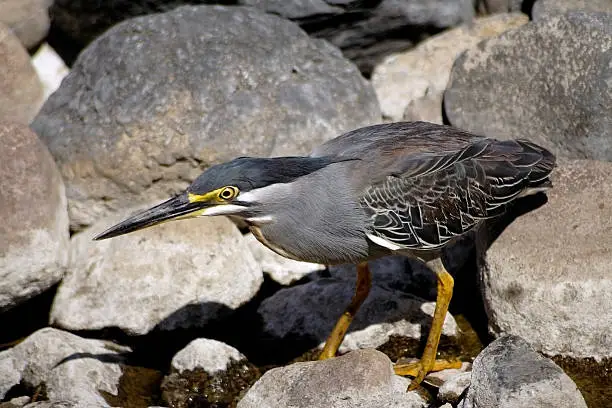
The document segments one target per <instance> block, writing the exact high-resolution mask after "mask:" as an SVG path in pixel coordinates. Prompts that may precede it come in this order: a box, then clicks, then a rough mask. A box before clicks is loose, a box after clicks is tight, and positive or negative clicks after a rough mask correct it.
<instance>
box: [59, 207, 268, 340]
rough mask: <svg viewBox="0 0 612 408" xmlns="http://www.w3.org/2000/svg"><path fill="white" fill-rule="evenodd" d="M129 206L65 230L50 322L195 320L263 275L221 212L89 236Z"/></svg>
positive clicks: (238, 297) (96, 324) (137, 325)
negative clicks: (67, 252) (64, 258)
mask: <svg viewBox="0 0 612 408" xmlns="http://www.w3.org/2000/svg"><path fill="white" fill-rule="evenodd" d="M129 213H130V212H129V211H125V212H122V213H121V214H119V215H115V216H113V217H108V218H106V219H104V220H102V221H100V222H98V223H97V224H95V225H94V226H93V227H92V228H91V229H88V230H86V231H84V232H82V233H79V234H77V235H75V236H74V237H73V240H72V253H71V262H70V266H69V272H68V273H67V275H66V277H65V278H64V280H63V282H62V284H61V285H60V287H59V290H58V292H57V295H56V297H55V300H54V302H53V308H52V310H51V321H52V322H53V324H55V325H58V326H60V327H63V328H67V329H76V330H95V329H102V328H104V327H119V328H121V329H123V330H125V331H126V332H128V333H130V334H146V333H148V332H149V331H150V330H152V329H153V328H155V327H156V328H159V329H161V330H172V329H176V328H188V327H201V326H204V325H205V324H207V323H208V322H210V321H213V320H215V319H217V318H220V317H222V316H225V315H226V314H227V313H229V312H230V311H231V310H233V309H236V308H238V307H239V306H240V305H242V304H243V303H245V302H247V301H248V300H250V299H251V298H252V297H253V296H254V295H255V294H256V293H257V291H258V289H259V286H260V285H261V283H262V281H263V274H262V272H261V269H260V268H259V266H258V265H257V262H256V261H255V259H254V258H253V255H252V254H251V252H250V251H249V249H248V247H247V246H246V244H245V242H244V241H243V239H242V235H241V234H240V232H239V231H238V229H237V228H236V227H235V226H234V224H233V223H232V222H231V221H229V220H228V219H226V218H223V217H218V218H198V219H190V220H182V221H173V222H168V223H165V224H162V225H158V226H155V227H152V228H148V229H146V230H143V231H138V232H135V233H131V234H127V235H125V236H120V237H117V238H112V239H108V240H104V241H92V237H93V236H95V235H96V234H97V233H100V232H102V231H103V230H104V229H106V228H107V227H110V226H111V225H113V224H114V223H116V222H117V221H119V220H120V219H123V218H124V217H125V216H127V215H128V214H129Z"/></svg>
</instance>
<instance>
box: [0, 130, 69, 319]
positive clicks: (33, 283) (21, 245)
mask: <svg viewBox="0 0 612 408" xmlns="http://www.w3.org/2000/svg"><path fill="white" fill-rule="evenodd" d="M0 204H1V205H0V218H1V219H2V223H0V311H2V310H6V309H10V308H12V307H14V306H16V305H18V304H20V303H22V302H24V301H26V300H28V299H30V298H32V297H34V296H36V295H38V294H40V293H42V292H44V291H45V290H47V289H49V288H50V287H52V286H53V285H55V284H56V283H57V282H58V281H59V280H60V279H61V278H62V276H63V274H64V272H65V269H66V265H67V263H68V255H69V231H68V212H67V208H66V195H65V190H64V183H63V182H62V178H61V176H60V174H59V171H58V170H57V167H56V165H55V162H54V161H53V158H52V157H51V155H50V154H49V151H48V150H47V148H46V147H45V145H44V144H43V143H42V142H41V141H40V140H39V139H38V137H37V136H36V134H35V133H34V132H32V131H31V130H30V129H29V128H28V127H27V126H25V125H21V124H17V123H8V122H1V121H0Z"/></svg>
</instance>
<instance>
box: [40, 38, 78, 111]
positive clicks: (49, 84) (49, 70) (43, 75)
mask: <svg viewBox="0 0 612 408" xmlns="http://www.w3.org/2000/svg"><path fill="white" fill-rule="evenodd" d="M32 65H33V66H34V69H35V70H36V73H37V74H38V78H39V79H40V82H41V83H42V86H43V99H44V100H45V101H46V100H47V98H48V97H49V95H51V94H52V93H53V92H55V90H56V89H57V88H59V86H60V84H61V83H62V80H63V79H64V77H65V76H66V75H68V72H69V71H70V70H69V69H68V67H67V66H66V64H65V63H64V60H62V58H61V57H60V56H59V55H57V53H56V52H55V50H54V49H53V48H51V46H49V44H47V43H44V44H43V45H41V46H40V48H39V49H38V51H36V53H35V54H34V56H33V57H32Z"/></svg>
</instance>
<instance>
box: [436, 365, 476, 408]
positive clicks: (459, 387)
mask: <svg viewBox="0 0 612 408" xmlns="http://www.w3.org/2000/svg"><path fill="white" fill-rule="evenodd" d="M471 378H472V373H471V372H465V373H460V374H458V375H456V376H454V377H451V378H449V379H448V381H446V382H444V384H442V386H441V387H440V388H439V389H438V400H439V401H442V402H452V403H453V404H455V403H457V402H459V398H460V397H461V395H462V394H463V392H464V391H465V389H466V388H467V387H469V386H470V379H471Z"/></svg>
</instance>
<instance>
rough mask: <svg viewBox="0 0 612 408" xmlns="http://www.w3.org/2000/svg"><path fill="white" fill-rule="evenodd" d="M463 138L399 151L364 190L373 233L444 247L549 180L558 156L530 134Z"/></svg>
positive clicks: (416, 245) (401, 242)
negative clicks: (441, 147) (455, 144)
mask: <svg viewBox="0 0 612 408" xmlns="http://www.w3.org/2000/svg"><path fill="white" fill-rule="evenodd" d="M463 146H464V147H463V148H462V149H459V150H456V151H450V152H449V151H443V152H435V151H433V149H430V151H426V152H418V153H416V154H409V153H407V154H405V155H397V156H396V159H395V160H394V163H393V165H392V166H388V167H389V168H394V169H395V171H394V172H393V174H391V175H387V176H385V177H384V178H383V179H382V180H381V181H380V182H378V183H376V184H374V185H372V186H370V187H368V188H367V189H366V191H365V193H364V194H363V197H362V201H361V202H362V205H363V206H364V208H365V209H366V210H367V211H368V213H369V214H370V216H371V219H372V231H371V233H373V234H374V235H375V236H378V237H379V238H382V239H384V240H386V241H389V242H391V243H393V244H395V245H397V246H399V247H403V248H410V249H436V248H440V247H442V246H444V244H446V243H447V242H448V241H449V240H451V239H453V238H455V237H457V236H459V235H461V234H463V233H465V232H467V231H469V230H470V229H472V228H473V227H474V226H475V225H476V224H478V223H479V222H480V221H481V220H483V219H485V218H488V217H493V216H497V215H500V214H501V213H503V211H504V209H505V207H506V205H507V204H508V203H509V202H511V201H512V200H514V199H515V198H517V197H519V196H521V195H523V194H525V193H527V192H529V191H532V190H533V189H537V188H544V187H547V186H549V184H550V183H549V181H548V175H549V173H550V171H551V170H552V168H553V167H554V156H552V154H550V153H549V152H548V151H546V150H544V149H542V148H540V147H539V146H537V145H534V144H532V143H530V142H528V141H523V140H510V141H497V140H493V139H484V138H473V139H472V140H469V141H467V142H464V143H463ZM408 149H409V146H408V147H406V150H408Z"/></svg>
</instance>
